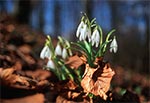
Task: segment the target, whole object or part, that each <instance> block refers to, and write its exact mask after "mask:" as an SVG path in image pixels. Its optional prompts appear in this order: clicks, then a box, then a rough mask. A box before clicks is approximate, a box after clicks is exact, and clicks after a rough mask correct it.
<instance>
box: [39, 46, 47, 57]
mask: <svg viewBox="0 0 150 103" xmlns="http://www.w3.org/2000/svg"><path fill="white" fill-rule="evenodd" d="M45 50H46V46H44V48H43V49H42V51H41V53H40V58H41V59H44V54H45Z"/></svg>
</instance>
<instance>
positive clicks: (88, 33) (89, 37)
mask: <svg viewBox="0 0 150 103" xmlns="http://www.w3.org/2000/svg"><path fill="white" fill-rule="evenodd" d="M86 32H87V34H86V36H87V37H88V40H89V42H91V29H89V28H87V31H86Z"/></svg>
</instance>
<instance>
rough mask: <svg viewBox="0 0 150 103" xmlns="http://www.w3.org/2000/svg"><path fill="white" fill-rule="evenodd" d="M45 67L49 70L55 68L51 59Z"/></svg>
mask: <svg viewBox="0 0 150 103" xmlns="http://www.w3.org/2000/svg"><path fill="white" fill-rule="evenodd" d="M46 66H47V67H49V68H52V69H54V68H55V64H54V62H53V61H52V60H51V59H49V60H48V62H47V65H46Z"/></svg>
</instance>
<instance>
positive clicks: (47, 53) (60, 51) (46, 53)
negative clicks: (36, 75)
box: [40, 37, 72, 69]
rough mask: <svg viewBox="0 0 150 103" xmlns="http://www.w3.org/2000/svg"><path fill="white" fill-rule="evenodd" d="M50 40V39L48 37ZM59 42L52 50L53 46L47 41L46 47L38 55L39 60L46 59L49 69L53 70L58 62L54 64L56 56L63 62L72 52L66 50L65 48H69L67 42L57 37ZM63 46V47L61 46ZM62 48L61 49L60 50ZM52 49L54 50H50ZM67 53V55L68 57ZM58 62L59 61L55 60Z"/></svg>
mask: <svg viewBox="0 0 150 103" xmlns="http://www.w3.org/2000/svg"><path fill="white" fill-rule="evenodd" d="M49 38H50V37H49ZM58 38H59V41H58V43H57V45H56V47H55V49H54V48H53V45H52V43H51V41H50V40H48V39H47V42H46V43H45V44H46V45H45V46H44V48H43V49H42V51H41V53H40V58H41V59H45V58H46V59H48V62H47V66H46V67H49V68H52V69H54V68H55V65H56V63H57V62H58V61H56V62H54V60H55V59H56V58H57V56H59V57H61V58H62V59H63V60H65V59H67V58H68V56H71V55H72V52H71V50H70V49H66V47H69V46H70V44H69V42H68V41H67V40H64V39H62V38H61V37H58ZM61 45H63V46H61ZM62 47H63V48H62ZM51 49H54V50H51ZM68 53H69V55H68ZM56 60H59V59H56Z"/></svg>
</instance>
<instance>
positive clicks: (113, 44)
mask: <svg viewBox="0 0 150 103" xmlns="http://www.w3.org/2000/svg"><path fill="white" fill-rule="evenodd" d="M117 49H118V45H117V41H116V38H115V37H114V39H113V41H112V42H111V44H110V52H114V53H116V52H117Z"/></svg>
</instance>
